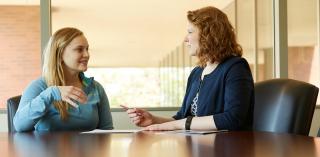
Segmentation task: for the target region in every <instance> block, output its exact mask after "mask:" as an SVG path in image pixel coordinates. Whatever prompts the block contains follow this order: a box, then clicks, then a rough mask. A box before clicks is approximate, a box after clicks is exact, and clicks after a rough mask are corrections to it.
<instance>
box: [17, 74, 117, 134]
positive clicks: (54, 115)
mask: <svg viewBox="0 0 320 157" xmlns="http://www.w3.org/2000/svg"><path fill="white" fill-rule="evenodd" d="M80 78H81V80H82V83H83V85H84V86H83V91H84V92H85V93H86V95H87V98H88V99H87V102H86V104H81V103H79V102H77V104H78V105H79V107H78V108H75V107H71V106H70V107H69V108H68V118H67V120H66V121H63V120H62V119H61V118H60V113H59V111H58V110H57V109H56V108H55V106H54V105H53V102H54V101H59V100H61V95H60V91H59V89H58V87H56V86H50V87H48V86H47V84H46V82H45V80H44V78H43V77H41V78H39V79H37V80H35V81H32V82H31V84H30V85H29V86H28V87H27V88H26V90H25V91H24V92H23V94H22V97H21V100H20V103H19V107H18V110H17V112H16V114H15V116H14V118H13V123H14V127H15V129H16V131H18V132H21V131H31V130H36V131H68V130H69V131H82V130H93V129H105V130H107V129H113V123H112V117H111V113H110V107H109V102H108V98H107V95H106V93H105V91H104V89H103V87H102V86H101V85H100V84H99V83H98V82H97V81H95V80H93V78H87V77H85V76H84V74H83V73H80Z"/></svg>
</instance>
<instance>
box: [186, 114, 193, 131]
mask: <svg viewBox="0 0 320 157" xmlns="http://www.w3.org/2000/svg"><path fill="white" fill-rule="evenodd" d="M192 118H193V116H188V117H187V119H186V123H185V125H184V126H185V129H186V130H190V126H191V121H192Z"/></svg>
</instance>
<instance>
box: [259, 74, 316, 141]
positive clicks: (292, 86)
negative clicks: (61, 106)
mask: <svg viewBox="0 0 320 157" xmlns="http://www.w3.org/2000/svg"><path fill="white" fill-rule="evenodd" d="M318 91H319V89H318V88H317V87H316V86H314V85H311V84H309V83H306V82H302V81H297V80H292V79H272V80H267V81H263V82H258V83H255V105H254V120H253V121H254V122H253V129H254V130H256V131H269V132H279V133H293V134H300V135H306V136H308V135H309V131H310V126H311V122H312V117H313V113H314V109H315V106H316V101H317V97H318Z"/></svg>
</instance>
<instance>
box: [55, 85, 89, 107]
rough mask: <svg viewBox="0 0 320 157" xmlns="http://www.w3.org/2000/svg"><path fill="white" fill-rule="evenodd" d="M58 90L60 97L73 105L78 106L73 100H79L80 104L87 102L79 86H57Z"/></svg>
mask: <svg viewBox="0 0 320 157" xmlns="http://www.w3.org/2000/svg"><path fill="white" fill-rule="evenodd" d="M57 87H58V88H59V90H60V95H61V99H62V100H63V101H65V102H67V103H69V104H70V105H72V106H73V107H78V105H77V104H76V103H75V102H74V101H77V102H80V103H82V104H84V103H86V102H87V95H86V94H85V93H84V92H83V91H82V89H81V88H78V87H74V86H57Z"/></svg>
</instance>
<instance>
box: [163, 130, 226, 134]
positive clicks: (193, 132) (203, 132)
mask: <svg viewBox="0 0 320 157" xmlns="http://www.w3.org/2000/svg"><path fill="white" fill-rule="evenodd" d="M225 131H228V130H207V131H200V130H173V131H166V132H164V133H177V134H179V133H180V134H201V135H204V134H213V133H219V132H225Z"/></svg>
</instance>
